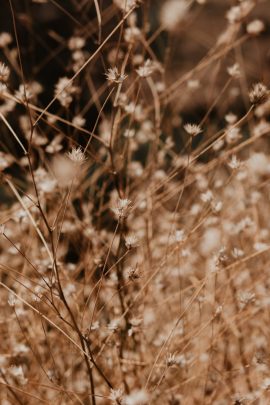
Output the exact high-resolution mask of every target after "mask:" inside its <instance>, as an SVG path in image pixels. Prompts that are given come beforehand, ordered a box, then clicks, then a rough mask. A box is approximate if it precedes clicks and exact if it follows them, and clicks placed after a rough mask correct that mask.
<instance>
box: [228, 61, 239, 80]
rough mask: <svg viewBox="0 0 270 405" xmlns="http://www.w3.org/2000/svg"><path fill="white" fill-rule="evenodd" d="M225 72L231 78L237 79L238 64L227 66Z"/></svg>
mask: <svg viewBox="0 0 270 405" xmlns="http://www.w3.org/2000/svg"><path fill="white" fill-rule="evenodd" d="M227 72H228V73H229V75H230V76H231V77H233V78H234V79H237V78H238V77H239V76H240V75H241V72H240V67H239V64H238V63H235V64H234V65H232V66H229V67H228V68H227Z"/></svg>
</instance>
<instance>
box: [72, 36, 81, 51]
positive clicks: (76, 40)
mask: <svg viewBox="0 0 270 405" xmlns="http://www.w3.org/2000/svg"><path fill="white" fill-rule="evenodd" d="M84 45H85V39H84V38H83V37H71V38H70V39H69V41H68V47H69V49H70V50H71V51H75V50H78V49H81V48H83V47H84Z"/></svg>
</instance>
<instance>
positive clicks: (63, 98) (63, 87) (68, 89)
mask: <svg viewBox="0 0 270 405" xmlns="http://www.w3.org/2000/svg"><path fill="white" fill-rule="evenodd" d="M77 91H78V89H77V87H76V86H74V85H73V84H72V83H70V80H69V78H68V77H61V78H60V79H59V80H58V82H57V83H56V85H55V90H54V95H55V97H56V98H57V100H58V101H59V103H60V104H61V105H62V106H63V107H65V108H67V107H68V106H69V105H70V104H71V102H72V99H73V98H72V96H73V94H75V93H76V92H77Z"/></svg>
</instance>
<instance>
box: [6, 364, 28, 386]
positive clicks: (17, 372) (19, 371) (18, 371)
mask: <svg viewBox="0 0 270 405" xmlns="http://www.w3.org/2000/svg"><path fill="white" fill-rule="evenodd" d="M9 373H10V374H11V375H12V376H13V377H14V378H16V379H17V380H18V382H19V384H21V385H25V384H27V382H28V380H27V378H25V376H24V372H23V368H22V366H11V367H10V368H9Z"/></svg>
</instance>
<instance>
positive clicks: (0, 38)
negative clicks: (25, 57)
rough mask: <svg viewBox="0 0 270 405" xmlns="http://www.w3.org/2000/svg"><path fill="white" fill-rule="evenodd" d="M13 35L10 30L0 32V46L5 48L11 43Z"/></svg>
mask: <svg viewBox="0 0 270 405" xmlns="http://www.w3.org/2000/svg"><path fill="white" fill-rule="evenodd" d="M11 42H12V36H11V35H10V34H9V33H8V32H1V34H0V48H5V47H6V46H7V45H9V44H11Z"/></svg>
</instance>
